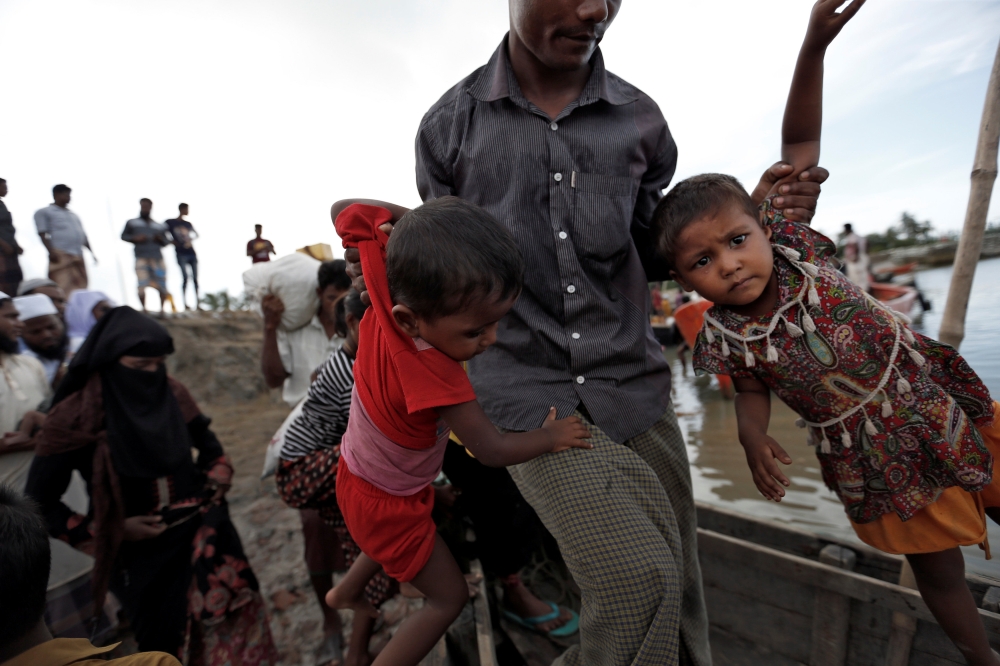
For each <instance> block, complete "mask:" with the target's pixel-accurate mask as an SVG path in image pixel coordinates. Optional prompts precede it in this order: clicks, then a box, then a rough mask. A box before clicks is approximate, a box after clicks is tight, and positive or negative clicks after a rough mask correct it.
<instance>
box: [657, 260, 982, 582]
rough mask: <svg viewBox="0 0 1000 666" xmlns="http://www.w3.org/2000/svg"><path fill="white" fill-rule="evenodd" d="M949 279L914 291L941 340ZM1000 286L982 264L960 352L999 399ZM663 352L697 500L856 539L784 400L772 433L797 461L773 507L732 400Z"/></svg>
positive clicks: (925, 322) (977, 559)
mask: <svg viewBox="0 0 1000 666" xmlns="http://www.w3.org/2000/svg"><path fill="white" fill-rule="evenodd" d="M950 278H951V268H950V267H947V268H939V269H934V270H930V271H923V272H921V273H919V274H918V277H917V286H919V287H920V289H921V290H922V291H923V292H924V294H925V295H926V296H927V298H928V299H929V300H930V301H931V302H932V304H933V309H932V311H931V312H927V313H925V314H924V315H923V316H922V317H921V318H920V319H918V321H917V322H915V324H914V328H915V329H916V330H919V331H921V332H922V333H924V334H926V335H930V336H931V337H936V336H937V331H938V328H939V327H940V325H941V312H942V311H943V310H944V302H945V299H946V298H947V295H948V282H949V279H950ZM998 284H1000V259H991V260H987V261H981V262H980V263H979V266H978V267H977V270H976V280H975V283H974V285H973V288H972V295H971V298H970V300H969V313H968V316H967V318H966V329H965V340H964V342H963V343H962V353H963V355H964V356H965V358H966V359H967V360H968V361H969V364H970V365H971V366H972V367H973V368H974V369H975V370H976V371H977V372H978V373H979V375H980V376H981V377H982V378H983V381H984V382H985V383H986V385H987V386H988V387H989V388H990V391H991V392H993V395H994V397H1000V353H998V352H997V350H996V349H995V348H994V347H993V346H992V343H991V342H990V341H991V339H995V336H996V335H997V333H998V332H1000V307H998V306H1000V293H998V292H997V285H998ZM918 307H919V306H918ZM991 335H992V336H994V337H993V338H991ZM665 354H666V357H667V360H668V361H669V362H670V364H671V368H672V369H673V373H674V396H673V398H674V405H675V407H676V410H677V420H678V422H679V423H680V426H681V431H682V433H683V434H684V441H685V443H686V444H687V449H688V456H689V457H690V460H691V474H692V478H693V481H694V495H695V498H696V499H698V500H700V501H703V502H707V503H709V504H715V505H718V506H723V507H726V508H729V509H733V510H735V511H739V512H741V513H745V514H749V515H753V516H758V517H763V518H770V519H773V520H775V521H779V522H785V523H789V524H792V525H796V526H798V527H802V528H804V529H808V530H811V531H813V532H817V533H819V534H824V535H828V536H833V537H838V538H842V539H847V540H851V541H857V537H855V536H854V530H852V529H851V526H850V524H849V522H848V520H847V517H846V516H845V515H844V509H843V506H842V505H841V503H840V501H839V500H838V499H837V498H836V496H835V495H834V494H833V493H832V492H831V491H829V490H827V488H826V486H824V485H823V481H822V478H821V477H820V470H819V464H818V462H817V461H816V455H815V453H813V449H812V448H811V447H809V446H807V445H806V435H805V431H804V430H800V429H799V428H796V427H795V419H796V418H797V417H796V415H795V413H794V412H792V410H790V409H789V408H788V407H786V406H785V405H784V404H783V403H781V402H780V401H779V400H776V399H775V400H774V401H773V402H772V410H771V412H772V413H771V427H770V430H769V434H770V435H771V436H772V437H774V438H775V439H776V440H777V441H778V442H779V443H781V445H782V446H783V447H784V448H785V450H786V451H788V454H789V455H790V456H791V457H792V460H793V463H792V465H790V466H789V467H788V468H787V469H786V470H785V473H786V474H787V475H788V478H789V479H790V480H791V481H792V486H791V488H789V489H787V492H786V495H785V498H784V499H783V500H782V501H781V503H780V504H776V503H774V502H769V501H767V500H765V499H764V498H763V496H761V494H760V492H758V490H757V488H756V487H755V486H754V484H753V480H752V478H751V476H750V470H749V469H748V468H747V465H746V458H745V457H744V455H743V449H742V447H740V444H739V440H738V438H737V433H736V412H735V410H734V408H733V403H732V401H727V400H723V398H722V395H721V394H720V393H719V391H718V384H717V383H716V381H715V378H714V377H695V376H694V373H693V372H692V371H691V366H690V360H688V363H687V364H686V365H685V364H682V363H681V361H680V359H678V358H677V355H676V353H675V350H674V349H668V350H667V351H666V352H665ZM987 522H988V523H989V525H990V527H989V535H990V543H991V544H992V546H993V550H994V552H997V553H1000V526H998V525H995V524H993V523H992V522H991V521H987ZM963 550H964V551H965V554H966V561H967V563H968V568H969V570H970V571H974V572H976V573H979V574H982V575H988V576H992V577H994V578H998V579H1000V555H998V556H997V557H995V558H994V559H993V560H990V561H986V560H985V559H983V556H982V552H981V551H980V550H979V549H978V548H977V547H974V546H973V547H971V548H965V549H963Z"/></svg>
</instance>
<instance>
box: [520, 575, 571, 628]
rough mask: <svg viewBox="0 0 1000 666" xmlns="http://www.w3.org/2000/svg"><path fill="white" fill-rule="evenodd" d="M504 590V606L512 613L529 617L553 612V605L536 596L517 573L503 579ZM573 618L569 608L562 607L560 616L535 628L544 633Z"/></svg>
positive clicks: (525, 617)
mask: <svg viewBox="0 0 1000 666" xmlns="http://www.w3.org/2000/svg"><path fill="white" fill-rule="evenodd" d="M503 591H504V595H503V596H504V606H505V607H506V608H507V610H509V611H510V612H511V613H514V614H515V615H517V616H519V617H521V618H524V619H528V618H532V617H542V616H545V615H551V614H552V607H551V606H549V604H548V603H546V602H544V601H542V600H541V599H539V598H538V597H536V596H535V595H534V594H533V593H532V592H531V590H529V589H528V588H527V587H525V585H524V584H523V583H522V582H521V577H520V576H517V575H516V574H515V575H514V576H508V577H507V578H505V579H504V580H503ZM571 619H573V616H572V615H571V614H570V612H569V611H568V610H567V609H565V608H562V607H560V608H559V617H557V618H556V619H554V620H549V621H548V622H543V623H542V624H539V625H536V626H535V629H537V630H538V631H539V632H541V633H543V634H544V633H548V632H550V631H552V630H553V629H558V628H559V627H561V626H563V625H564V624H566V623H567V622H569V621H570V620H571Z"/></svg>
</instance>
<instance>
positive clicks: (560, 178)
mask: <svg viewBox="0 0 1000 666" xmlns="http://www.w3.org/2000/svg"><path fill="white" fill-rule="evenodd" d="M552 177H553V178H555V179H556V182H557V183H558V182H559V181H560V180H562V174H561V173H557V174H556V175H554V176H552Z"/></svg>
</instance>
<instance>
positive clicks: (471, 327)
mask: <svg viewBox="0 0 1000 666" xmlns="http://www.w3.org/2000/svg"><path fill="white" fill-rule="evenodd" d="M515 300H516V299H514V298H510V299H507V300H505V301H497V300H491V299H485V300H482V301H477V302H475V303H473V304H472V305H470V306H469V307H467V308H465V309H464V310H462V311H460V312H456V313H455V314H451V315H448V316H445V317H437V318H436V319H425V318H423V317H421V316H419V315H417V314H415V313H414V312H413V311H412V310H410V308H408V307H407V306H405V305H395V306H393V308H392V314H393V316H394V317H395V318H396V323H397V324H399V327H400V328H402V329H403V331H404V332H405V333H406V334H407V335H409V336H411V337H414V338H416V337H420V338H423V339H424V340H425V341H426V342H427V343H428V344H430V345H432V346H433V347H434V348H435V349H437V350H439V351H441V352H442V353H444V354H445V355H447V356H449V357H451V358H453V359H455V360H456V361H468V360H469V359H470V358H472V357H473V356H478V355H479V354H482V353H483V352H484V351H486V350H487V349H489V348H490V346H491V345H492V344H493V343H494V342H496V341H497V325H498V324H499V323H500V320H501V319H502V318H503V316H504V315H505V314H507V312H508V311H509V310H510V309H511V307H513V306H514V301H515Z"/></svg>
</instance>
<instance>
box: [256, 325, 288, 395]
mask: <svg viewBox="0 0 1000 666" xmlns="http://www.w3.org/2000/svg"><path fill="white" fill-rule="evenodd" d="M260 369H261V372H263V373H264V381H265V382H266V383H267V386H268V388H278V387H279V386H281V385H282V383H284V381H285V380H286V379H288V378H289V377H290V376H291V374H290V373H289V372H288V371H287V370H285V366H284V364H283V363H282V362H281V354H280V353H279V352H278V331H277V329H275V328H272V327H269V326H265V327H264V347H263V349H262V350H261V354H260Z"/></svg>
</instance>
